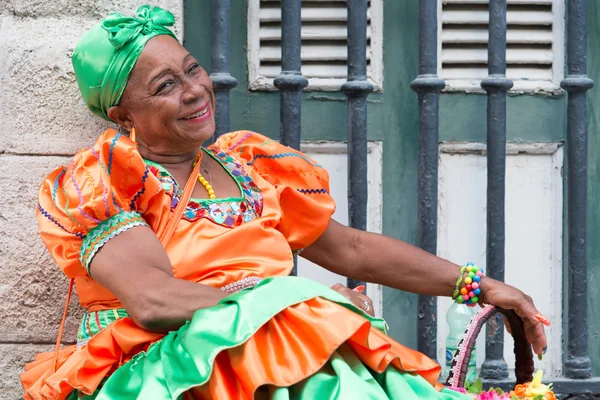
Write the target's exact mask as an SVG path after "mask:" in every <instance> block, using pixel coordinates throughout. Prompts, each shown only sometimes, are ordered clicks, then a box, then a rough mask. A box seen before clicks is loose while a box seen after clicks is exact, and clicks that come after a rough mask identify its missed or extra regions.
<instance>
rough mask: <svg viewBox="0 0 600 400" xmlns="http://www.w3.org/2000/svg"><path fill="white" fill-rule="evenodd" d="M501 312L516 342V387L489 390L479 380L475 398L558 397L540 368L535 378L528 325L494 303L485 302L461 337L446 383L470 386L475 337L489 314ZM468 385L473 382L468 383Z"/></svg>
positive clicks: (462, 387)
mask: <svg viewBox="0 0 600 400" xmlns="http://www.w3.org/2000/svg"><path fill="white" fill-rule="evenodd" d="M498 313H501V314H502V315H504V317H505V318H506V320H507V321H508V323H509V324H510V328H511V333H512V337H513V339H514V343H515V347H514V352H515V376H516V385H515V390H513V391H511V392H509V393H504V392H503V391H502V390H500V389H493V388H492V389H488V391H483V388H482V387H481V381H478V382H477V383H476V385H473V386H478V387H477V388H476V389H475V390H469V393H471V394H472V395H473V397H474V398H476V399H482V400H485V399H490V400H492V399H513V400H514V399H517V400H521V399H536V400H537V399H540V400H548V399H555V397H554V393H552V391H551V388H550V387H549V386H546V385H543V384H542V383H541V377H542V374H541V371H538V373H536V374H535V378H534V371H535V368H534V364H533V351H532V349H531V345H530V344H529V342H528V341H527V338H526V336H525V329H524V328H523V321H522V320H521V318H520V317H519V316H518V315H517V314H515V312H514V311H512V310H505V309H502V308H500V307H496V306H491V305H489V306H485V307H484V308H483V309H482V310H481V311H480V312H479V313H478V314H477V315H476V316H475V317H474V318H473V319H472V320H471V322H470V324H469V326H468V328H467V330H466V332H465V334H464V336H463V338H462V340H461V341H460V342H459V344H458V350H457V351H456V354H455V355H454V358H453V360H452V364H451V367H450V373H449V374H448V379H447V380H446V386H447V387H449V388H450V389H453V390H458V391H461V392H463V393H466V392H467V390H466V389H467V387H466V386H465V384H466V377H467V371H468V369H469V361H470V358H471V352H472V351H473V347H474V346H475V341H476V339H477V336H478V335H479V333H480V332H481V328H483V326H484V325H485V324H486V322H488V321H489V319H490V318H492V317H494V316H495V315H496V314H498ZM467 386H471V385H468V384H467Z"/></svg>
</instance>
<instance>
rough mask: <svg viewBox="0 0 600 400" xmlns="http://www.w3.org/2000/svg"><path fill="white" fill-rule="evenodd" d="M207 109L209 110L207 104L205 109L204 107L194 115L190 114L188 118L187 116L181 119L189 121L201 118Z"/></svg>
mask: <svg viewBox="0 0 600 400" xmlns="http://www.w3.org/2000/svg"><path fill="white" fill-rule="evenodd" d="M208 108H209V105H208V104H207V105H206V107H204V108H203V109H202V110H200V111H198V112H197V113H194V114H192V115H190V116H187V117H185V118H183V119H188V120H189V119H194V118H199V117H201V116H203V115H204V114H206V113H207V112H208Z"/></svg>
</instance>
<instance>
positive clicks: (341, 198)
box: [298, 142, 383, 317]
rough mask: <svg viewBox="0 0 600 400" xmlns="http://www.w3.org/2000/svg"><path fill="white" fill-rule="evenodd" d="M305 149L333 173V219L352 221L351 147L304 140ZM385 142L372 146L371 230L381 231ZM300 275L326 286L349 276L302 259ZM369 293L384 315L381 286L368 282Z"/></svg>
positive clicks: (369, 224)
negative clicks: (349, 184) (349, 205)
mask: <svg viewBox="0 0 600 400" xmlns="http://www.w3.org/2000/svg"><path fill="white" fill-rule="evenodd" d="M302 151H303V152H305V153H306V154H307V155H308V156H309V157H311V158H312V159H314V160H315V161H316V162H318V163H319V164H321V165H322V166H323V167H324V168H325V169H326V170H327V172H329V178H330V179H329V180H330V185H331V188H330V189H331V195H332V196H333V198H334V199H335V202H336V205H337V208H336V211H335V214H334V215H333V218H334V219H335V220H336V221H338V222H340V223H342V224H345V225H347V224H348V192H347V190H348V178H347V174H348V158H347V146H346V144H344V143H331V142H328V143H303V144H302ZM381 155H382V149H381V143H380V142H370V143H369V146H368V155H367V162H368V187H367V188H365V190H368V191H369V200H368V213H367V230H368V231H370V232H377V233H381V207H382V196H383V192H382V182H381V179H382V171H381ZM298 275H299V276H303V277H306V278H309V279H314V280H316V281H318V282H321V283H323V284H325V285H328V286H332V285H334V284H336V283H341V284H344V285H345V284H346V278H345V277H343V276H340V275H337V274H334V273H332V272H329V271H327V270H325V269H323V268H321V267H319V266H318V265H315V264H313V263H311V262H310V261H308V260H306V259H304V258H302V257H299V258H298ZM367 292H368V293H367V295H368V296H369V297H371V299H373V307H374V309H375V315H376V316H379V317H380V316H381V315H382V296H381V294H382V290H381V286H379V285H374V284H368V285H367Z"/></svg>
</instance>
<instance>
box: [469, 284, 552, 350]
mask: <svg viewBox="0 0 600 400" xmlns="http://www.w3.org/2000/svg"><path fill="white" fill-rule="evenodd" d="M479 302H480V304H492V305H495V306H498V307H501V308H504V309H506V310H513V311H514V312H515V313H516V314H517V315H518V316H519V317H521V319H522V320H523V327H524V328H525V334H526V335H527V341H528V342H529V343H531V346H532V347H533V351H534V352H535V354H544V353H545V352H546V349H547V347H548V340H547V339H546V333H545V332H544V324H543V323H542V322H541V321H539V320H538V319H537V318H536V315H537V314H539V311H538V309H537V308H536V307H535V304H534V303H533V299H532V298H531V297H529V296H528V295H526V294H525V293H523V292H522V291H520V290H519V289H517V288H515V287H513V286H510V285H507V284H506V283H504V282H500V281H497V280H495V279H491V278H488V277H486V278H484V279H482V280H481V296H480V301H479Z"/></svg>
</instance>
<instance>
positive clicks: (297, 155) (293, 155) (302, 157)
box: [248, 152, 322, 168]
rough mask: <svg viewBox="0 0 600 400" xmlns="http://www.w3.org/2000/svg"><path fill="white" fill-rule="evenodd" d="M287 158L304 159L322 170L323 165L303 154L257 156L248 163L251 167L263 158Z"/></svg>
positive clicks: (289, 153)
mask: <svg viewBox="0 0 600 400" xmlns="http://www.w3.org/2000/svg"><path fill="white" fill-rule="evenodd" d="M285 157H298V158H301V159H303V160H304V161H306V162H307V163H309V164H310V165H312V166H313V167H320V168H322V167H321V165H319V164H317V163H315V162H314V161H312V160H311V159H310V158H308V157H306V156H305V155H304V154H302V153H295V152H288V153H281V154H257V155H255V156H254V157H252V160H250V161H249V162H248V165H249V166H251V165H252V164H254V162H255V161H256V160H258V159H261V158H268V159H277V158H285Z"/></svg>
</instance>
